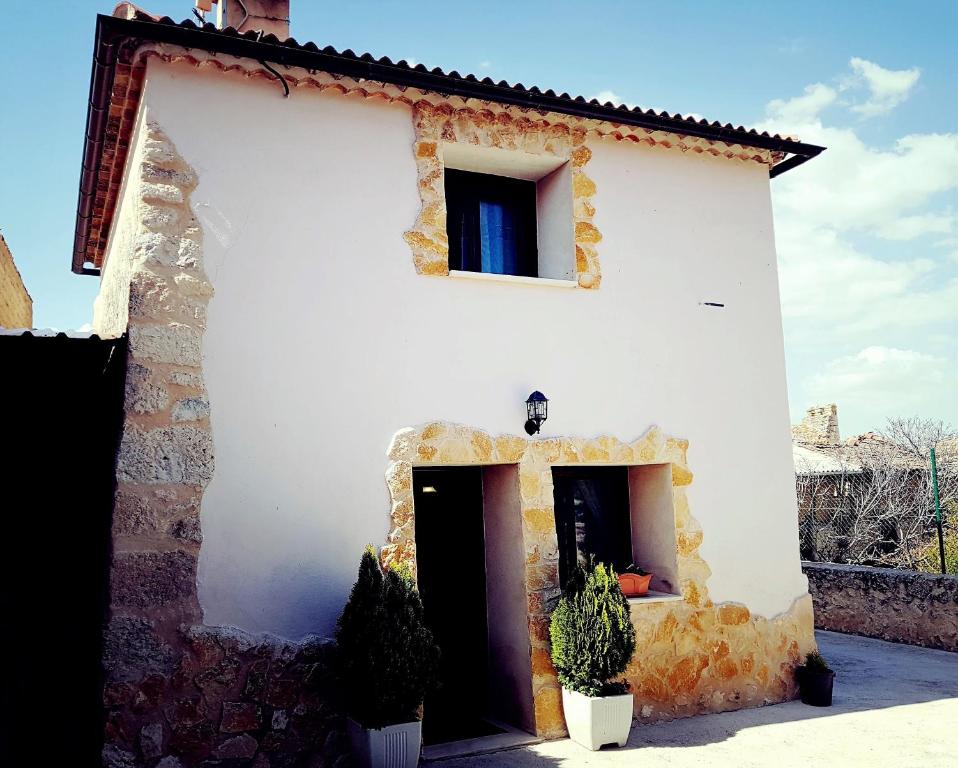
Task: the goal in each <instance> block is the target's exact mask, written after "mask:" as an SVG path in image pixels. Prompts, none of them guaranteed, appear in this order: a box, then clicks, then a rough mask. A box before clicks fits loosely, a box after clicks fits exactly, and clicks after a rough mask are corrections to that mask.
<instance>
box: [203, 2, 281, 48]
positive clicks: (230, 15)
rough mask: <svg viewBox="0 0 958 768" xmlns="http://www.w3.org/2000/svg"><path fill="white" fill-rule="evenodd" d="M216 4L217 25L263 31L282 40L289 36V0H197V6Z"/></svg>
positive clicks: (243, 30)
mask: <svg viewBox="0 0 958 768" xmlns="http://www.w3.org/2000/svg"><path fill="white" fill-rule="evenodd" d="M210 2H212V3H215V4H216V26H217V27H219V28H220V29H225V28H226V27H232V28H233V29H235V30H236V31H237V32H249V31H250V30H254V31H257V32H259V31H262V32H263V34H266V35H276V37H278V38H279V39H280V40H285V39H286V38H288V37H289V0H206V1H205V2H204V0H197V6H198V7H200V9H201V10H202V9H203V6H205V5H208V4H209V3H210Z"/></svg>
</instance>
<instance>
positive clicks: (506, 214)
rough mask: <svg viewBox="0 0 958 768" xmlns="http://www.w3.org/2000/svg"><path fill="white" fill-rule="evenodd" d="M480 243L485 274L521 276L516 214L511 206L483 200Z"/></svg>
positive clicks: (480, 205)
mask: <svg viewBox="0 0 958 768" xmlns="http://www.w3.org/2000/svg"><path fill="white" fill-rule="evenodd" d="M479 242H480V249H481V253H482V271H483V272H491V273H493V274H496V275H517V274H519V252H518V248H517V247H516V224H515V213H514V211H513V210H512V208H511V207H509V206H505V205H503V204H502V203H495V202H488V201H486V200H480V201H479Z"/></svg>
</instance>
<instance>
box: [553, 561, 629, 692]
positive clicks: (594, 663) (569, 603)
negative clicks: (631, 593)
mask: <svg viewBox="0 0 958 768" xmlns="http://www.w3.org/2000/svg"><path fill="white" fill-rule="evenodd" d="M549 635H550V637H551V639H552V663H553V664H554V665H555V668H556V671H557V672H558V673H559V682H560V683H562V685H563V686H564V687H566V688H568V689H570V690H573V691H576V692H578V693H581V694H584V695H586V696H604V695H605V696H607V695H612V694H615V693H623V692H625V690H626V689H627V686H626V683H624V682H611V681H612V680H613V678H616V677H618V676H619V675H621V674H622V673H623V672H625V668H626V667H627V666H628V664H629V661H630V659H631V658H632V654H633V653H634V652H635V627H633V626H632V620H631V618H630V616H629V601H628V600H627V599H626V598H625V596H624V595H623V594H622V590H621V589H620V588H619V580H618V577H617V576H616V575H615V571H613V570H612V569H611V568H608V569H607V568H606V567H605V566H604V565H603V564H602V563H599V564H598V565H597V566H595V567H594V568H593V569H591V570H588V571H587V570H585V569H582V568H580V569H579V570H578V572H577V573H576V574H575V575H574V576H573V578H572V579H570V580H569V584H568V585H567V587H566V590H565V593H564V594H563V595H562V598H561V599H560V600H559V605H558V606H557V607H556V609H555V611H553V612H552V623H551V624H550V626H549Z"/></svg>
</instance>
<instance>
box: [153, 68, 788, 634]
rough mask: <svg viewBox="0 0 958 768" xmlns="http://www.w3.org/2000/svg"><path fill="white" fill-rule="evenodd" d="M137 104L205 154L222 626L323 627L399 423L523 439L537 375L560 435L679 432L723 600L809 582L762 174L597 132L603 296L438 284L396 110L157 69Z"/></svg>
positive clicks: (747, 599)
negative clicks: (419, 234)
mask: <svg viewBox="0 0 958 768" xmlns="http://www.w3.org/2000/svg"><path fill="white" fill-rule="evenodd" d="M144 98H145V100H146V106H147V112H148V115H149V117H150V118H151V119H154V120H156V121H158V123H159V124H160V126H161V127H162V128H163V129H164V130H165V131H166V132H167V134H168V135H169V136H170V138H171V139H172V141H173V142H174V144H175V145H176V147H177V149H178V150H179V152H180V154H181V155H182V156H183V157H185V158H186V159H187V161H188V162H189V163H190V164H191V165H192V166H193V168H194V169H195V170H196V171H197V172H198V176H199V186H198V188H197V190H196V191H195V192H194V194H193V196H192V199H193V201H194V207H195V212H196V214H197V216H198V218H199V220H200V221H201V223H202V225H203V227H204V229H205V240H204V242H205V251H206V252H205V264H206V270H207V272H208V274H209V275H210V278H211V280H212V282H213V284H214V286H215V291H216V293H215V296H214V298H213V300H212V302H211V303H210V306H209V326H208V331H207V333H206V336H205V339H204V370H205V376H206V382H207V387H208V390H209V395H210V401H211V405H212V427H213V437H214V443H215V453H216V470H215V474H214V477H213V480H212V483H211V484H210V486H209V488H208V489H207V492H206V494H205V497H204V500H203V509H202V525H203V533H204V541H203V547H202V551H201V561H200V585H199V587H200V599H201V603H202V606H203V609H204V614H205V620H206V621H207V622H208V623H226V624H235V625H237V626H240V627H243V628H245V629H249V630H268V631H272V632H276V633H279V634H282V635H286V636H289V637H298V636H301V635H303V634H305V633H307V632H320V633H328V632H330V631H331V630H332V628H333V626H334V623H335V620H336V617H337V616H338V613H339V611H340V609H341V606H342V602H343V600H344V599H345V596H346V594H347V592H348V589H349V587H350V585H351V583H352V581H353V579H354V575H355V569H356V566H357V563H358V559H359V555H360V553H361V551H362V547H363V545H364V544H365V543H367V542H374V543H377V544H380V543H383V542H384V539H385V535H386V532H387V525H388V503H387V493H386V488H385V484H384V480H383V473H384V470H385V467H386V458H385V451H386V448H387V446H388V444H389V441H390V438H391V436H392V434H393V433H394V432H395V431H396V430H398V429H400V428H402V427H405V426H411V425H415V424H419V423H423V422H426V421H432V420H448V421H456V422H460V423H464V424H468V425H470V426H475V427H479V428H482V429H485V430H489V431H490V432H493V433H503V432H509V433H521V432H522V425H523V422H524V420H525V414H524V405H523V401H524V400H525V398H526V396H527V395H528V394H529V392H530V391H532V390H533V389H540V390H542V391H543V392H545V393H546V394H547V395H548V397H549V398H550V417H549V420H548V422H547V423H546V424H545V426H544V428H543V435H546V436H547V435H583V436H597V435H600V434H612V435H616V436H618V437H619V438H622V439H625V440H631V439H634V438H636V437H638V436H639V435H641V434H642V433H643V432H644V431H645V430H646V429H647V428H648V427H649V426H650V425H651V424H658V425H659V426H660V427H661V428H662V429H663V430H664V431H666V432H667V433H669V434H672V435H675V436H678V437H685V438H687V439H688V440H689V441H690V449H689V465H690V468H691V469H692V471H693V472H694V473H695V481H694V483H693V485H692V486H691V488H690V490H689V498H690V504H691V509H692V513H693V515H694V516H695V517H696V518H697V519H698V520H699V521H700V523H701V524H702V527H703V529H704V534H705V538H704V543H703V545H702V548H701V554H702V556H703V557H704V558H705V559H706V561H707V562H708V563H709V565H710V566H711V568H712V571H713V575H712V578H711V581H710V583H709V587H710V591H711V596H712V599H713V600H714V601H716V602H720V601H726V600H734V601H740V602H743V603H745V604H747V605H748V606H749V607H750V608H751V609H752V610H753V611H754V612H756V613H759V614H764V615H766V616H771V615H774V614H776V613H779V612H781V611H784V610H786V609H787V608H789V606H790V605H791V603H792V601H793V599H794V598H795V597H797V596H798V595H800V594H804V593H805V591H806V582H805V579H804V577H803V576H802V574H801V571H800V568H799V559H798V537H797V532H796V517H795V497H794V486H793V477H792V465H791V446H790V437H789V422H788V411H787V405H786V392H785V371H784V355H783V348H782V331H781V322H780V309H779V298H778V284H777V274H776V263H775V251H774V242H773V232H772V218H771V204H770V199H769V182H768V174H767V171H766V169H764V168H763V167H760V166H758V165H754V164H744V163H740V162H737V161H728V160H719V159H714V158H707V157H701V156H691V155H689V156H686V155H683V154H681V153H679V152H677V151H666V150H655V149H650V148H646V147H640V146H636V145H634V144H631V143H625V142H616V141H614V140H597V139H593V140H591V141H590V142H589V146H590V147H591V149H592V151H593V159H592V161H591V162H590V164H589V166H588V172H589V175H590V176H591V178H593V179H594V180H595V182H596V184H597V186H598V194H597V195H596V196H595V198H594V203H595V206H596V211H597V212H596V219H595V220H596V225H597V226H598V228H599V230H600V231H601V232H602V234H603V240H602V242H601V244H600V245H599V249H600V258H601V262H602V268H603V281H602V285H601V288H600V289H599V290H597V291H588V290H569V289H561V288H545V287H538V286H528V285H509V284H503V283H497V282H487V281H480V280H464V279H455V278H435V277H426V276H420V275H417V274H416V273H415V270H414V268H413V264H412V258H411V255H410V252H409V249H408V247H407V246H406V244H405V243H404V242H403V239H402V233H403V232H404V231H405V230H406V229H408V228H409V227H410V226H411V225H412V223H413V222H414V220H415V217H416V213H417V211H418V208H419V197H418V192H417V186H416V167H415V164H414V161H413V156H412V142H413V127H412V122H411V119H410V114H409V111H408V108H406V107H404V106H402V105H390V104H384V103H382V102H381V101H378V100H377V101H364V100H362V99H360V98H356V97H349V98H347V97H343V96H339V95H332V94H329V95H322V94H319V93H317V92H315V91H312V90H307V91H305V92H304V91H294V92H293V94H292V96H291V98H289V99H283V98H282V96H281V89H280V88H279V86H278V85H276V84H275V83H268V82H265V81H250V80H247V79H244V78H241V77H237V76H230V75H223V74H220V73H217V72H205V71H197V70H196V69H193V68H191V67H188V66H185V65H167V64H157V63H151V64H150V66H149V71H148V78H147V84H146V88H145V96H144ZM705 301H715V302H722V303H724V304H725V307H724V308H712V307H706V306H703V305H702V302H705Z"/></svg>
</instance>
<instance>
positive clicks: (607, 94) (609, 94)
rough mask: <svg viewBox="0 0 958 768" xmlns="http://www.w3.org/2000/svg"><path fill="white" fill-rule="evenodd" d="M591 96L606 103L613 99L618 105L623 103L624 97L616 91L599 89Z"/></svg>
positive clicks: (601, 102)
mask: <svg viewBox="0 0 958 768" xmlns="http://www.w3.org/2000/svg"><path fill="white" fill-rule="evenodd" d="M591 98H593V99H595V100H596V101H598V102H599V103H600V104H605V103H606V102H607V101H611V102H612V103H613V104H615V105H616V106H618V105H619V104H621V103H622V98H621V97H620V96H619V94H617V93H616V92H615V91H609V90H606V91H599V92H598V93H597V94H596V95H595V96H592V97H591Z"/></svg>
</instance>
